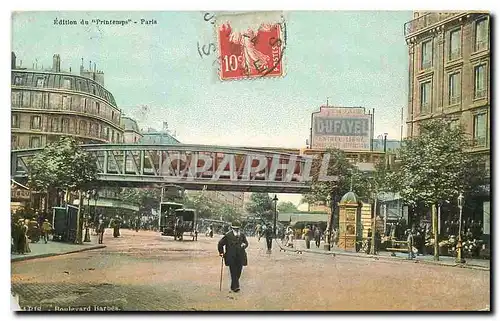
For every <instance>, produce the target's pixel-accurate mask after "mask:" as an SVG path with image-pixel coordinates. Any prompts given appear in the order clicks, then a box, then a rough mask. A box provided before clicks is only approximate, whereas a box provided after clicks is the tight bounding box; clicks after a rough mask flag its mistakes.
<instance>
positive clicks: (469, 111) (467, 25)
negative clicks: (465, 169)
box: [404, 11, 491, 235]
mask: <svg viewBox="0 0 500 321" xmlns="http://www.w3.org/2000/svg"><path fill="white" fill-rule="evenodd" d="M404 31H405V40H406V43H407V45H408V54H409V56H408V58H409V60H408V61H409V70H408V72H409V83H408V86H409V88H408V89H409V90H408V92H409V94H408V110H407V118H406V124H407V135H408V137H412V136H417V135H418V134H419V124H420V123H421V122H422V121H425V120H426V119H430V118H433V117H440V116H445V117H448V118H449V119H450V120H451V121H452V125H458V124H460V125H461V126H462V127H463V128H464V130H465V132H466V133H467V134H468V136H469V137H470V139H471V140H472V142H473V148H472V150H471V152H472V153H477V154H479V155H483V156H484V162H485V167H486V169H487V171H488V174H489V169H490V155H491V154H490V144H491V135H490V133H491V126H490V124H491V123H490V114H491V108H490V106H491V88H490V83H491V82H490V79H491V72H490V70H491V51H490V46H491V43H490V15H489V14H488V13H485V12H474V11H467V12H465V11H460V12H422V11H416V12H414V19H413V20H411V21H408V22H407V23H406V24H405V30H404ZM490 197H491V195H490V184H489V183H486V184H485V185H484V193H483V195H480V196H478V197H476V198H475V199H471V200H466V206H465V207H466V211H468V212H469V214H470V215H471V216H472V218H473V219H476V220H481V221H482V222H483V230H484V234H487V235H488V234H490ZM441 219H442V218H441Z"/></svg>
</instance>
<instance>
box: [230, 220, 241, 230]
mask: <svg viewBox="0 0 500 321" xmlns="http://www.w3.org/2000/svg"><path fill="white" fill-rule="evenodd" d="M231 227H232V228H240V227H241V224H240V222H239V221H233V222H232V223H231Z"/></svg>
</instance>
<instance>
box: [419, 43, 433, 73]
mask: <svg viewBox="0 0 500 321" xmlns="http://www.w3.org/2000/svg"><path fill="white" fill-rule="evenodd" d="M430 67H432V40H427V41H425V42H422V61H421V69H427V68H430Z"/></svg>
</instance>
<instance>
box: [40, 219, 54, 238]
mask: <svg viewBox="0 0 500 321" xmlns="http://www.w3.org/2000/svg"><path fill="white" fill-rule="evenodd" d="M51 231H52V225H51V224H50V223H49V220H47V219H44V220H43V223H42V233H43V240H44V241H45V244H47V242H48V241H49V234H50V232H51Z"/></svg>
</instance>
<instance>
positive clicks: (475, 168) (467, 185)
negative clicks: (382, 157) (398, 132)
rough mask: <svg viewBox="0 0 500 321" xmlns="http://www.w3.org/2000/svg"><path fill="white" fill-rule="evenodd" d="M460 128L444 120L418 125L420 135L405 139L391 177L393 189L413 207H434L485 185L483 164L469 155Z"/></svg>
mask: <svg viewBox="0 0 500 321" xmlns="http://www.w3.org/2000/svg"><path fill="white" fill-rule="evenodd" d="M470 147H471V142H470V140H469V139H468V138H467V137H466V134H465V133H464V131H463V129H462V128H460V127H452V126H450V123H449V122H448V121H447V120H446V119H431V120H428V121H426V122H424V123H422V124H421V126H420V135H419V136H416V137H412V138H408V139H406V140H405V141H404V144H403V146H402V148H401V150H400V158H401V165H400V168H399V169H398V170H397V172H395V173H394V174H393V175H392V182H393V183H395V182H397V184H395V189H396V190H397V191H399V193H400V194H401V196H402V197H403V199H404V200H405V201H406V202H407V203H409V204H412V205H416V204H418V203H423V204H425V205H427V206H428V205H431V204H436V203H438V202H440V201H446V200H448V201H451V200H454V199H456V197H457V196H458V194H459V193H460V192H464V193H473V192H475V191H476V190H477V189H478V187H479V185H481V184H483V183H484V179H485V171H484V167H483V166H482V164H484V162H482V161H481V159H480V158H479V157H478V156H475V155H473V154H471V153H469V152H468V150H469V148H470Z"/></svg>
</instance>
